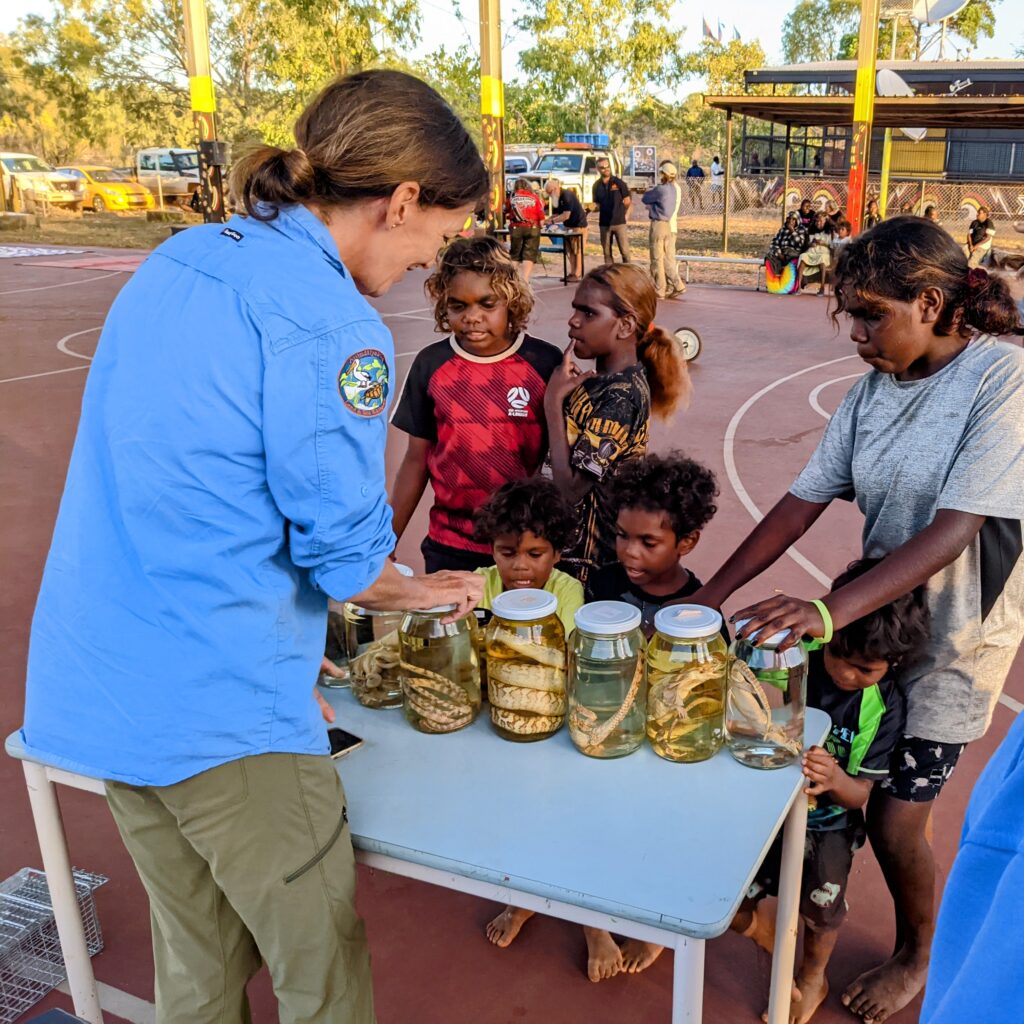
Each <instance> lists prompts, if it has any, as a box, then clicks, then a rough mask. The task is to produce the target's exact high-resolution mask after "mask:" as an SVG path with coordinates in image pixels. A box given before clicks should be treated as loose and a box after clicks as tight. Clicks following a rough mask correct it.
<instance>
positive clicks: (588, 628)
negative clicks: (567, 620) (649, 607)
mask: <svg viewBox="0 0 1024 1024" xmlns="http://www.w3.org/2000/svg"><path fill="white" fill-rule="evenodd" d="M642 618H643V617H642V616H641V614H640V609H639V608H635V607H634V606H633V605H631V604H626V602H625V601H591V602H590V604H585V605H583V607H582V608H580V609H579V610H578V611H577V612H576V628H577V629H582V630H583V631H584V632H585V633H595V634H597V636H614V635H615V634H616V633H629V632H632V631H633V630H634V629H636V628H637V627H638V626H639V625H640V622H641V620H642Z"/></svg>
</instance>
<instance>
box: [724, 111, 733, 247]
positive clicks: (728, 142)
mask: <svg viewBox="0 0 1024 1024" xmlns="http://www.w3.org/2000/svg"><path fill="white" fill-rule="evenodd" d="M722 184H723V186H724V187H725V191H724V192H723V193H722V252H726V253H727V252H728V251H729V188H730V186H731V185H732V111H731V110H729V111H727V112H726V115H725V181H723V182H722Z"/></svg>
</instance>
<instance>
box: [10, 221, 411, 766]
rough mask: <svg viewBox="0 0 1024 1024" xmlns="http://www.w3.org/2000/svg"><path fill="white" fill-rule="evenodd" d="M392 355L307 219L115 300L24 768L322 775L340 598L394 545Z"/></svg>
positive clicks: (254, 228)
mask: <svg viewBox="0 0 1024 1024" xmlns="http://www.w3.org/2000/svg"><path fill="white" fill-rule="evenodd" d="M393 364H394V352H393V343H392V339H391V335H390V334H389V332H388V331H387V329H386V328H385V327H384V325H383V324H382V322H381V320H380V317H379V316H378V315H377V313H376V312H375V311H374V309H373V308H372V307H371V306H370V305H369V303H367V301H366V300H365V299H364V298H363V297H362V296H361V295H360V294H359V293H358V292H357V291H356V288H355V285H354V284H353V281H352V278H351V276H350V275H349V274H348V272H347V271H346V269H345V267H344V266H343V265H342V263H341V261H340V259H339V257H338V250H337V246H336V245H335V243H334V241H333V239H332V238H331V236H330V234H329V233H328V231H327V228H326V227H325V226H324V225H323V224H322V223H321V222H320V221H319V220H318V219H317V218H316V217H315V216H313V215H312V214H311V213H310V212H309V211H307V210H306V209H305V208H303V207H301V206H297V207H291V208H287V209H285V210H282V211H281V213H280V215H279V216H278V217H277V219H275V220H273V221H270V222H267V223H263V222H260V221H256V220H251V219H244V218H240V217H235V218H233V219H232V220H231V221H230V222H229V224H228V225H226V226H224V225H206V226H203V227H195V228H191V229H190V230H189V231H186V232H182V233H181V234H179V235H176V236H175V237H173V238H171V239H170V240H169V241H167V242H165V243H164V244H163V245H161V246H160V248H159V249H157V250H156V251H155V252H154V253H153V254H152V255H151V256H150V257H149V259H147V260H146V262H145V263H144V264H143V265H142V267H140V268H139V270H138V271H137V272H136V273H135V275H134V277H133V278H132V279H131V280H130V281H129V282H128V284H127V285H125V287H124V289H123V290H122V291H121V293H120V295H119V296H118V297H117V300H116V301H115V303H114V305H113V307H112V308H111V310H110V314H109V315H108V317H107V322H106V324H105V326H104V328H103V334H102V336H101V338H100V342H99V347H98V349H97V352H96V357H95V359H94V361H93V364H92V367H91V369H90V373H89V379H88V382H87V385H86V389H85V395H84V398H83V402H82V414H81V419H80V422H79V426H78V435H77V437H76V439H75V446H74V451H73V453H72V456H71V464H70V466H69V469H68V477H67V483H66V485H65V490H64V497H63V499H62V501H61V505H60V512H59V515H58V517H57V524H56V527H55V529H54V535H53V543H52V546H51V548H50V554H49V557H48V559H47V562H46V569H45V572H44V574H43V581H42V585H41V588H40V593H39V600H38V604H37V606H36V612H35V618H34V620H33V623H32V636H31V643H30V650H29V664H28V694H27V705H26V711H25V726H24V730H23V740H24V742H25V745H26V748H27V751H28V754H29V756H30V757H35V758H39V759H41V760H44V761H46V762H48V763H51V764H56V765H59V766H63V767H66V768H69V769H71V770H73V771H79V772H83V773H85V774H89V775H94V776H99V777H101V778H107V779H117V780H120V781H123V782H128V783H133V784H136V785H168V784H170V783H174V782H178V781H181V780H182V779H186V778H189V777H190V776H192V775H195V774H197V773H199V772H201V771H205V770H206V769H208V768H212V767H215V766H216V765H218V764H222V763H224V762H226V761H231V760H234V759H236V758H239V757H243V756H246V755H252V754H261V753H267V752H271V751H279V752H291V753H323V752H325V751H326V749H327V744H326V737H325V725H324V722H323V720H322V718H321V716H320V712H319V710H318V708H317V706H316V703H315V701H314V700H313V696H312V688H313V684H314V683H315V681H316V677H317V670H318V666H319V663H320V658H321V655H322V654H323V650H324V638H325V635H326V618H327V597H328V596H331V597H333V598H335V599H338V600H343V599H345V598H347V597H350V596H352V595H353V594H356V593H358V592H359V591H360V590H362V589H363V588H364V587H365V586H366V585H367V584H369V583H370V582H372V581H373V580H374V579H375V578H376V577H377V575H378V574H379V573H380V571H381V568H382V567H383V564H384V560H385V558H386V557H387V554H388V552H389V551H391V549H392V548H393V546H394V540H395V538H394V534H393V532H392V529H391V510H390V508H389V507H388V505H387V500H386V495H385V487H384V443H385V435H386V430H387V415H386V410H387V407H388V404H389V401H390V398H391V391H392V387H393V382H392V381H391V379H390V376H389V374H390V368H391V367H392V366H393Z"/></svg>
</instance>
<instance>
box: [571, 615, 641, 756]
mask: <svg viewBox="0 0 1024 1024" xmlns="http://www.w3.org/2000/svg"><path fill="white" fill-rule="evenodd" d="M640 621H641V615H640V609H639V608H634V607H633V606H632V605H630V604H626V602H625V601H594V602H592V603H591V604H585V605H584V606H583V607H582V608H580V609H579V611H577V612H576V628H575V629H574V630H573V632H572V636H571V637H570V638H569V736H570V737H571V739H572V741H573V743H574V744H575V745H576V749H577V750H580V751H582V752H583V753H584V754H587V755H588V756H590V757H607V758H611V757H624V756H625V755H626V754H632V753H633V751H634V750H636V749H637V748H638V747H639V746H640V744H641V743H643V741H644V721H645V717H646V711H647V676H646V664H647V659H646V646H647V645H646V644H645V642H644V635H643V633H642V632H641V631H640Z"/></svg>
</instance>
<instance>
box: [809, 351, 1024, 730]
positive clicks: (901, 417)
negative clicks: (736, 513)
mask: <svg viewBox="0 0 1024 1024" xmlns="http://www.w3.org/2000/svg"><path fill="white" fill-rule="evenodd" d="M790 491H791V493H792V494H794V495H796V497H798V498H802V499H803V500H805V501H813V502H827V501H831V500H832V499H834V498H846V499H848V500H852V499H856V501H857V505H858V506H859V508H860V510H861V511H862V512H863V513H864V516H865V519H866V522H865V524H864V555H865V557H880V556H882V555H887V554H889V553H890V552H892V551H894V550H895V549H896V548H898V547H900V546H901V545H903V544H905V543H906V542H907V541H909V540H910V539H911V538H912V537H914V536H916V535H917V534H918V533H920V532H921V531H922V530H923V529H924V528H925V527H926V526H928V524H929V523H931V521H932V520H933V519H934V517H935V513H936V512H937V511H938V510H939V509H955V510H957V511H961V512H970V513H973V514H975V515H983V516H986V517H987V518H986V521H985V524H984V525H983V526H982V529H981V532H980V533H979V534H978V535H977V537H976V538H975V539H974V540H973V541H972V542H971V544H970V545H969V546H968V547H967V548H966V550H965V551H964V552H963V553H962V554H961V555H960V557H959V558H957V559H956V561H955V562H953V563H952V564H951V565H948V566H947V567H946V568H945V569H943V570H941V571H940V572H938V573H936V575H935V576H933V577H932V578H931V579H930V580H929V581H928V585H927V591H928V603H929V606H930V609H931V613H932V636H931V640H930V642H929V645H928V648H927V650H926V651H925V652H924V654H923V657H921V658H920V659H918V660H916V661H915V662H914V663H913V664H911V665H908V666H907V667H906V669H905V671H904V674H903V678H902V679H901V683H902V684H903V686H904V687H905V688H906V689H907V691H908V707H907V733H908V735H911V736H917V737H920V738H922V739H929V740H938V741H941V742H944V743H967V742H969V741H970V740H974V739H977V738H978V737H979V736H982V735H983V734H984V733H985V730H986V729H987V728H988V724H989V722H990V720H991V718H992V712H993V709H994V708H995V705H996V701H997V700H998V699H999V694H1000V691H1001V690H1002V687H1003V683H1004V682H1005V681H1006V676H1007V673H1008V672H1009V670H1010V664H1011V663H1012V661H1013V658H1014V655H1015V654H1016V653H1017V647H1018V646H1019V644H1020V642H1021V639H1022V637H1024V607H1022V606H1024V558H1022V557H1021V553H1022V541H1021V536H1022V531H1021V520H1022V519H1024V352H1022V351H1021V350H1020V349H1018V348H1015V347H1013V346H1010V345H1007V344H1004V343H1001V342H996V341H994V340H992V339H991V338H988V337H981V338H978V339H976V340H975V341H973V342H972V343H971V344H970V345H968V346H967V348H966V349H964V351H963V352H961V353H960V355H959V356H957V358H956V359H954V360H953V362H951V363H950V364H949V365H948V366H946V367H944V368H943V369H942V370H940V371H939V372H938V373H936V374H933V375H932V376H931V377H927V378H925V379H924V380H919V381H908V382H903V381H898V380H896V378H895V377H893V376H892V375H890V374H883V373H878V372H877V371H870V372H869V373H867V374H865V376H864V377H862V378H861V379H860V380H859V381H858V382H857V383H856V384H854V386H853V387H852V388H851V389H850V391H849V393H848V394H847V396H846V398H844V399H843V402H842V404H841V405H840V406H839V408H838V409H837V410H836V413H835V415H834V416H833V417H832V419H831V420H830V421H829V424H828V427H827V428H826V429H825V433H824V435H823V436H822V439H821V442H820V443H819V444H818V447H817V449H816V450H815V452H814V454H813V455H812V456H811V459H810V461H809V462H808V463H807V466H806V467H805V468H804V470H803V472H802V473H801V474H800V476H799V477H798V478H797V480H796V482H795V483H794V484H793V486H792V487H791V488H790Z"/></svg>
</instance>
